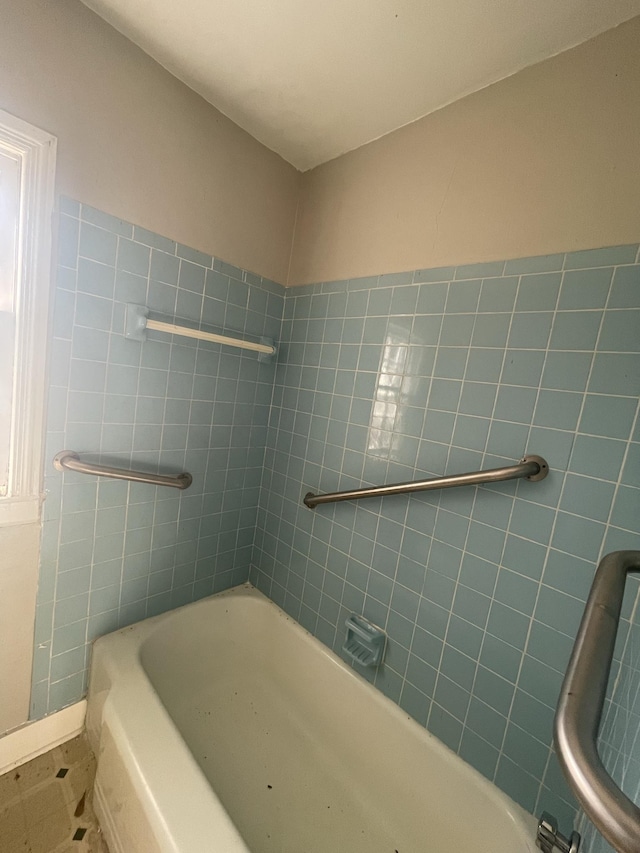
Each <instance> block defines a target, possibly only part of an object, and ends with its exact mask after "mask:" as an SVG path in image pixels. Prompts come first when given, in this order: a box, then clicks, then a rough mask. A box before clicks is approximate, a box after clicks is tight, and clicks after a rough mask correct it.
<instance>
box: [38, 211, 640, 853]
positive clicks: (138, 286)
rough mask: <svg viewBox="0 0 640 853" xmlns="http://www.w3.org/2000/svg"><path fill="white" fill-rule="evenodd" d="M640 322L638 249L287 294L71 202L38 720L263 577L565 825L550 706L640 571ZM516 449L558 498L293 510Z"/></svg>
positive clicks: (628, 704)
mask: <svg viewBox="0 0 640 853" xmlns="http://www.w3.org/2000/svg"><path fill="white" fill-rule="evenodd" d="M127 302H135V303H139V304H146V305H148V306H149V308H150V309H151V311H152V316H154V317H158V318H162V319H168V320H169V321H171V320H174V319H177V320H178V321H180V320H183V321H187V322H188V323H191V324H195V325H202V326H203V327H205V328H210V329H212V330H214V331H220V330H224V331H225V332H227V333H229V334H234V333H235V334H238V335H246V336H248V337H251V338H259V337H261V336H263V335H267V336H270V337H273V338H275V339H279V340H280V350H279V354H278V358H277V363H276V362H271V363H269V362H259V361H258V360H257V358H256V356H255V355H252V354H247V353H241V352H240V351H235V350H231V349H229V348H224V347H220V346H217V345H214V344H206V343H203V342H199V343H198V342H190V341H187V340H185V339H177V338H176V339H174V338H170V337H167V336H165V335H162V334H159V333H149V335H148V339H147V341H146V342H145V343H144V344H141V343H137V342H134V341H130V340H126V339H125V338H124V336H123V329H124V326H123V324H124V305H125V303H127ZM639 318H640V258H639V257H638V246H637V245H634V246H621V247H612V248H606V249H598V250H592V251H587V252H576V253H571V254H567V255H563V254H559V255H550V256H543V257H536V258H522V259H515V260H509V261H507V262H498V263H491V264H474V265H466V266H463V267H457V268H456V267H447V268H440V269H432V270H429V269H424V270H416V271H414V272H411V273H398V274H392V275H383V276H379V277H375V276H374V277H370V278H367V279H356V280H349V281H338V282H324V283H321V284H317V285H312V286H308V287H302V288H294V289H290V290H288V291H287V292H286V295H285V291H284V289H283V288H282V287H280V285H278V284H275V283H273V282H269V281H266V280H263V279H261V278H260V277H259V276H256V275H253V274H252V273H249V272H246V271H243V270H239V269H238V268H236V267H233V266H230V265H228V264H225V263H224V262H223V261H221V260H219V259H217V258H212V257H210V256H208V255H205V254H202V253H201V252H198V251H196V250H193V249H190V248H189V247H186V246H181V245H178V244H176V243H174V242H173V241H171V240H168V239H166V238H164V237H162V236H160V235H157V234H153V233H151V232H149V231H146V230H145V229H142V228H139V227H138V226H134V225H131V224H130V223H127V222H124V221H122V220H119V219H116V218H114V217H111V216H108V215H106V214H104V213H102V212H100V211H97V210H94V209H92V208H90V207H88V206H86V205H80V204H78V203H77V202H74V201H72V200H68V199H63V200H62V202H61V215H60V228H59V245H58V268H57V291H56V299H55V312H54V317H53V320H52V341H51V359H50V393H49V424H48V426H49V429H48V436H47V460H48V462H47V468H46V472H45V474H46V481H45V485H46V492H47V499H46V502H45V521H44V527H43V541H42V565H41V574H40V584H39V593H38V611H37V624H36V650H35V661H34V688H33V697H32V716H33V717H34V718H37V717H41V716H43V715H44V714H46V713H49V712H51V711H54V710H56V709H58V708H60V707H63V706H64V705H66V704H69V703H70V702H73V701H76V700H77V699H78V698H80V696H82V695H83V692H84V690H85V688H86V667H87V662H88V657H89V649H90V643H91V641H92V640H93V638H95V637H96V636H99V635H100V634H103V633H105V632H107V631H110V630H113V629H115V628H117V627H119V626H123V625H126V624H129V623H131V622H133V621H136V620H138V619H140V618H144V617H145V616H150V615H154V614H156V613H159V612H162V611H164V610H167V609H170V608H172V607H175V606H179V605H181V604H184V603H186V602H189V601H192V600H194V599H195V598H198V597H201V596H204V595H207V594H209V593H211V592H214V591H218V590H220V589H224V588H227V587H229V586H232V585H234V584H236V583H240V582H243V581H245V580H246V579H247V578H248V577H250V579H251V580H252V581H253V582H254V583H255V584H256V585H257V586H258V587H259V588H261V589H262V590H263V591H264V592H266V593H267V594H268V595H270V596H271V597H272V598H273V599H274V600H275V601H276V602H277V603H278V604H280V605H281V606H283V607H284V608H285V609H286V610H287V611H288V612H289V613H291V614H292V615H293V616H294V617H295V618H297V619H298V620H299V621H300V622H301V623H302V624H303V625H304V626H305V627H307V628H308V629H309V630H311V631H312V632H313V633H315V634H316V636H318V637H319V638H320V639H321V640H322V641H323V642H325V643H327V645H329V646H331V647H332V648H334V649H335V650H336V651H338V652H339V651H340V647H341V645H342V641H343V633H344V630H343V623H344V619H345V618H346V615H347V614H348V613H349V612H351V611H356V612H359V613H364V614H365V615H366V616H368V617H369V618H370V619H372V620H373V621H374V622H377V623H378V624H380V625H382V626H383V627H384V628H385V629H386V631H387V633H388V635H389V645H388V652H387V658H386V663H385V665H384V667H382V668H381V669H380V670H379V671H378V672H377V673H376V674H375V676H372V675H371V674H370V673H368V672H365V673H364V675H365V676H366V677H368V678H370V680H372V681H373V682H374V683H375V685H376V686H377V687H378V688H379V689H380V690H382V691H383V692H384V693H385V694H386V695H387V696H389V697H390V698H391V699H393V700H394V701H396V702H398V703H399V704H400V705H401V707H402V708H404V709H405V710H406V711H407V712H408V713H409V714H411V715H412V716H414V717H415V718H416V719H417V720H418V721H419V722H420V723H422V724H423V725H426V726H427V727H428V728H429V729H430V730H431V731H432V732H433V733H434V734H436V735H437V736H438V737H439V738H441V739H442V740H443V741H444V742H445V743H446V744H447V745H449V746H450V747H451V748H452V749H454V750H456V751H457V752H458V753H459V754H460V755H462V756H463V757H464V758H465V759H466V760H467V761H469V762H470V763H471V764H473V765H474V766H475V767H476V768H477V769H479V770H480V772H482V773H483V774H484V775H486V776H487V777H488V778H490V779H492V780H493V781H494V782H495V783H496V784H497V785H499V786H500V787H502V788H503V789H504V790H506V791H507V792H508V793H509V794H510V795H511V796H512V797H514V798H515V799H516V800H518V801H519V802H520V803H521V804H522V805H523V806H525V808H527V809H528V810H530V811H534V812H537V811H540V810H541V809H543V808H546V809H549V810H551V811H553V812H555V813H556V815H557V816H558V817H559V818H560V819H561V821H563V823H564V825H565V828H566V829H568V828H569V827H568V824H569V823H570V822H571V820H572V818H573V814H574V811H575V803H574V801H573V799H572V797H571V795H570V793H569V791H568V789H567V787H566V785H565V783H564V781H563V779H562V776H561V773H560V771H559V767H558V764H557V760H556V758H555V755H554V753H553V749H552V746H551V721H552V717H553V712H554V707H555V701H556V696H557V692H558V689H559V686H560V682H561V679H562V674H563V672H564V668H565V665H566V662H567V659H568V655H569V653H570V649H571V645H572V641H573V637H574V635H575V631H576V628H577V625H578V622H579V619H580V616H581V613H582V608H583V603H584V600H585V598H586V595H587V593H588V589H589V586H590V582H591V578H592V575H593V571H594V567H595V564H596V562H597V560H598V558H599V556H600V555H602V554H604V553H606V552H608V551H611V550H614V549H616V548H638V547H640V526H639V523H638V516H639V513H638V509H639V502H638V497H639V495H640V426H638V420H637V410H638V394H639V392H640V347H639V345H638V334H637V330H638V328H640V326H639V325H638V320H639ZM64 448H67V449H72V450H76V451H79V452H83V453H85V454H87V455H93V458H95V459H97V460H102V461H105V462H106V461H107V460H108V461H117V464H119V465H131V466H132V467H142V468H144V469H146V470H152V471H159V470H163V471H164V470H170V471H174V472H177V471H179V470H189V471H191V472H192V473H193V474H194V484H193V486H192V488H191V489H189V491H187V492H185V493H177V492H174V491H173V490H168V489H161V488H154V487H150V486H144V485H136V484H129V483H125V482H118V481H110V480H104V479H96V478H92V477H86V476H81V475H74V474H72V473H69V472H67V473H65V474H64V476H63V475H61V474H60V473H58V472H56V471H54V470H53V468H52V467H51V464H50V461H51V459H52V458H53V455H54V454H55V453H56V452H57V451H59V450H61V449H64ZM525 452H530V453H538V454H541V455H543V456H545V457H546V458H547V459H548V461H549V463H550V466H551V469H552V470H551V474H550V475H549V477H548V478H547V479H546V480H545V481H543V482H541V483H537V484H534V483H527V482H524V481H520V482H517V483H516V482H511V483H502V484H496V485H493V486H485V487H481V488H478V489H460V490H451V491H445V492H441V493H431V494H428V495H427V494H423V495H414V496H411V497H408V496H403V497H396V498H387V499H384V500H378V501H363V502H360V503H342V504H335V505H329V506H325V507H322V508H318V509H317V510H314V511H311V510H308V509H306V508H305V507H304V506H303V505H302V503H301V499H302V496H303V495H304V494H305V492H307V491H314V492H319V491H334V490H337V489H344V488H351V487H357V486H359V485H362V484H366V483H371V484H378V483H383V482H394V481H395V482H398V481H403V480H410V479H414V478H416V477H424V476H437V475H440V474H444V473H456V472H461V471H468V470H474V469H478V468H483V467H492V466H495V465H502V464H504V463H509V462H513V461H515V460H517V459H519V458H520V457H521V456H522V455H523V454H524V453H525ZM637 597H638V587H637V584H633V583H632V584H630V585H629V590H628V594H627V600H626V601H625V607H624V618H623V622H622V629H621V633H620V638H619V642H618V649H617V654H616V667H615V668H614V673H613V676H612V690H611V692H610V696H609V699H608V703H607V714H606V718H605V726H604V729H603V744H604V751H605V757H606V759H607V761H608V762H609V765H610V766H611V768H612V770H613V771H614V772H615V773H616V774H617V777H618V778H619V780H620V781H623V782H624V784H625V786H627V787H626V790H627V792H628V793H630V795H631V796H634V794H637V784H638V782H637V780H638V778H640V776H639V774H640V771H638V770H637V768H638V766H640V754H638V750H637V746H636V740H635V734H636V732H637V731H638V730H639V728H640V720H638V719H636V717H637V714H636V710H635V705H634V702H635V697H636V694H637V687H638V683H640V682H639V681H638V671H640V668H639V667H638V664H637V661H638V650H640V645H639V644H640V639H639V637H640V634H638V630H639V629H638V621H637V620H636V619H635V608H636V607H637ZM618 676H619V677H618ZM614 680H615V681H614ZM590 840H591V845H592V847H593V849H594V851H595V853H604V851H605V850H608V848H607V847H606V845H605V844H604V842H602V839H598V838H597V836H596V835H592V836H591V837H590ZM596 844H599V845H600V846H598V847H596V846H595V845H596Z"/></svg>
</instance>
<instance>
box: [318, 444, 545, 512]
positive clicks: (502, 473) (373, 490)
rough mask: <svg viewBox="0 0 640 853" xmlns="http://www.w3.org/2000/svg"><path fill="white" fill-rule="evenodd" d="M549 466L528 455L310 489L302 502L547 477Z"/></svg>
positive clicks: (320, 501) (341, 499)
mask: <svg viewBox="0 0 640 853" xmlns="http://www.w3.org/2000/svg"><path fill="white" fill-rule="evenodd" d="M548 473H549V466H548V465H547V463H546V461H545V460H544V459H543V458H542V456H525V457H524V459H522V460H521V461H520V462H519V463H518V464H517V465H509V466H508V467H506V468H490V469H489V470H487V471H473V472H472V473H471V474H454V475H452V476H450V477H434V478H433V479H430V480H414V481H413V482H410V483H393V484H391V485H389V486H368V487H367V488H364V489H353V490H352V491H348V492H330V493H329V494H326V495H314V494H313V492H307V494H306V495H305V496H304V498H303V503H304V505H305V506H308V507H309V508H310V509H313V507H316V506H318V504H327V503H333V502H334V501H350V500H354V499H357V498H382V497H384V496H385V495H402V494H405V493H411V492H427V491H430V490H431V489H451V488H453V487H454V486H478V485H480V484H481V483H498V482H500V481H501V480H518V479H520V478H522V477H526V478H527V480H533V481H535V480H544V478H545V477H546V476H547V474H548Z"/></svg>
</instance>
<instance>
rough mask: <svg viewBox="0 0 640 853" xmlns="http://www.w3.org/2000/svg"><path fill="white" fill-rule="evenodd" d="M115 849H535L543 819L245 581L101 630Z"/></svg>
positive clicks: (343, 852)
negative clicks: (121, 627) (129, 623)
mask: <svg viewBox="0 0 640 853" xmlns="http://www.w3.org/2000/svg"><path fill="white" fill-rule="evenodd" d="M87 728H88V730H89V736H90V738H91V741H92V744H93V747H94V750H95V752H96V755H98V771H97V775H96V788H95V806H96V811H97V813H98V817H99V819H100V822H101V824H102V827H103V830H104V832H105V835H106V839H107V843H108V844H109V847H110V850H111V853H156V851H161V853H169V851H171V853H236V852H237V853H240V851H252V853H360V851H362V853H364V851H366V853H378V851H379V853H394V851H398V853H424V851H429V853H452V851H462V850H469V851H474V853H534V851H536V849H537V848H536V847H535V843H534V838H535V822H534V820H533V818H532V817H531V816H530V815H527V814H526V813H525V812H524V811H522V809H520V807H519V806H517V805H516V804H515V803H513V802H512V801H511V800H510V799H509V798H508V797H506V796H504V795H503V794H502V793H501V792H500V791H499V790H498V789H497V788H495V787H494V786H493V785H492V784H491V783H490V782H488V781H487V780H485V779H484V778H483V777H482V776H480V774H478V773H477V772H476V771H475V770H474V769H473V768H471V767H469V766H468V765H467V764H465V763H464V762H463V761H462V760H461V759H460V758H458V757H457V756H456V755H454V754H453V753H452V752H451V751H450V750H448V749H447V748H446V747H445V746H443V745H442V744H441V743H440V742H439V741H438V740H437V739H436V738H434V737H432V736H431V735H429V733H428V732H427V731H426V730H425V729H423V728H422V727H421V726H419V725H418V724H417V723H415V722H414V721H413V720H412V719H410V718H408V717H407V715H406V714H405V713H404V712H403V711H402V710H401V709H400V708H398V707H397V706H396V705H395V704H394V703H393V702H391V701H390V700H388V699H386V698H385V697H384V696H383V695H382V694H381V693H380V692H379V691H377V690H375V689H374V688H373V687H371V686H370V685H369V684H368V683H367V682H366V681H365V680H363V679H362V678H360V676H358V675H357V674H356V673H355V672H354V671H353V670H352V669H351V668H350V667H348V666H346V665H345V664H344V663H343V662H342V661H341V660H340V659H339V658H338V657H337V656H335V655H334V654H333V653H332V652H331V651H329V650H328V649H327V648H326V647H325V646H323V645H322V644H321V643H319V642H318V641H317V640H315V639H314V638H313V637H312V636H311V635H310V634H308V633H307V632H306V631H305V630H303V629H302V628H301V627H300V626H299V625H298V624H297V623H296V622H295V621H294V620H293V619H290V618H289V617H288V616H287V615H286V614H285V613H283V612H282V611H281V610H280V609H279V608H278V607H276V605H274V604H273V603H272V602H270V601H269V600H268V599H267V598H265V597H264V596H263V595H261V594H260V593H259V592H258V591H257V590H255V589H253V588H251V587H250V586H244V587H238V588H236V589H234V590H230V591H228V592H225V593H221V594H219V595H216V596H213V597H211V598H208V599H204V600H202V601H199V602H197V603H195V604H191V605H187V606H186V607H182V608H180V609H179V610H175V611H172V612H170V613H166V614H163V615H162V616H157V617H156V618H154V619H148V620H146V621H144V622H140V623H138V624H137V625H133V626H131V627H130V628H126V629H124V630H122V631H118V632H116V633H114V634H110V635H109V636H107V637H103V638H101V639H100V640H98V641H97V642H96V644H95V647H94V653H93V663H92V668H91V683H90V689H89V710H88V717H87Z"/></svg>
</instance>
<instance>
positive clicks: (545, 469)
mask: <svg viewBox="0 0 640 853" xmlns="http://www.w3.org/2000/svg"><path fill="white" fill-rule="evenodd" d="M522 461H523V462H537V463H538V465H539V466H540V470H539V471H538V473H537V474H529V476H528V477H527V480H531V482H532V483H537V482H538V480H544V478H545V477H546V476H547V474H548V473H549V466H548V464H547V461H546V459H543V458H542V456H535V454H531V455H530V456H525V457H524V458H523V459H522Z"/></svg>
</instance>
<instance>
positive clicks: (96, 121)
mask: <svg viewBox="0 0 640 853" xmlns="http://www.w3.org/2000/svg"><path fill="white" fill-rule="evenodd" d="M0 108H2V109H5V110H7V111H8V112H10V113H13V114H14V115H17V116H19V117H20V118H22V119H24V120H25V121H28V122H31V123H32V124H35V125H37V126H39V127H42V128H43V129H44V130H47V131H49V132H50V133H53V134H55V135H56V136H57V137H58V176H57V181H58V190H59V191H60V192H61V193H64V194H66V195H69V196H71V197H73V198H76V199H79V200H81V201H84V202H87V203H88V204H92V205H94V206H95V207H98V208H100V209H101V210H105V211H107V212H109V213H113V214H115V215H117V216H119V217H122V218H124V219H127V220H129V221H132V222H135V223H136V224H138V225H143V226H144V227H146V228H149V229H150V230H152V231H156V232H159V233H160V234H163V235H165V236H167V237H171V238H173V239H175V240H178V241H180V242H182V243H185V244H187V245H189V246H193V247H194V248H197V249H200V250H202V251H205V252H208V253H210V254H214V255H218V256H219V257H221V258H223V259H224V260H225V261H229V262H231V263H234V264H237V265H238V266H241V267H244V268H246V269H249V270H252V271H253V272H257V273H260V274H262V275H265V276H267V277H269V278H272V279H275V280H276V281H281V282H284V281H285V279H286V273H287V269H288V264H289V256H290V251H291V236H292V230H293V222H294V217H295V210H296V203H297V194H298V183H299V179H300V174H299V173H298V172H297V171H296V170H295V169H294V168H293V166H290V165H289V164H288V163H286V162H285V161H284V160H282V158H281V157H279V156H278V155H277V154H274V153H273V152H272V151H269V150H268V149H267V148H265V147H264V146H263V145H261V144H260V143H259V142H256V140H255V139H253V138H252V137H251V136H249V134H247V133H246V132H245V131H243V130H241V129H240V128H239V127H238V126H237V125H235V124H234V123H233V122H231V121H230V120H229V119H227V118H225V117H224V116H223V115H222V114H221V113H220V112H218V111H217V110H216V109H214V108H213V107H212V106H210V105H209V104H207V103H206V102H205V101H204V100H203V99H202V98H200V97H199V96H198V95H196V94H195V93H194V92H192V91H191V90H190V89H188V88H187V87H186V86H185V85H184V84H182V83H180V82H179V81H178V80H177V79H176V78H174V77H172V76H171V75H170V74H169V73H168V72H167V71H165V70H164V69H163V68H161V66H160V65H158V64H157V63H156V62H154V61H153V60H152V59H150V58H149V57H148V56H146V55H145V54H144V53H143V52H142V51H141V50H140V49H139V48H137V47H136V46H135V45H133V44H132V43H131V42H130V41H128V40H127V39H125V38H124V37H123V36H121V35H120V34H119V33H117V32H116V30H114V29H113V28H112V27H110V26H109V25H108V24H106V23H104V22H103V21H102V20H101V19H100V18H98V17H97V16H96V15H95V14H94V13H93V12H91V11H89V10H88V9H87V8H86V7H85V6H83V5H82V4H81V3H80V2H78V0H19V2H16V3H13V2H4V3H3V4H2V14H1V15H0Z"/></svg>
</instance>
